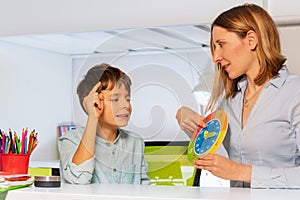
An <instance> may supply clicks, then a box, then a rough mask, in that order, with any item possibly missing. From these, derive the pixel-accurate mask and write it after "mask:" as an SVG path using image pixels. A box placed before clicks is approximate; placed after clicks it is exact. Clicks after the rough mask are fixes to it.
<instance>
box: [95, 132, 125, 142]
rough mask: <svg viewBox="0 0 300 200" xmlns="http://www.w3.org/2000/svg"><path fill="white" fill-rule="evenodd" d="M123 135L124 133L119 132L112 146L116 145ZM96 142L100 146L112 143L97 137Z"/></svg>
mask: <svg viewBox="0 0 300 200" xmlns="http://www.w3.org/2000/svg"><path fill="white" fill-rule="evenodd" d="M121 134H123V131H122V130H121V129H119V130H118V135H117V138H116V139H115V141H114V142H113V143H112V144H116V143H118V141H119V140H120V137H121ZM96 142H99V143H100V144H101V143H102V144H103V143H105V144H110V142H108V141H107V140H105V139H103V138H101V137H99V136H96Z"/></svg>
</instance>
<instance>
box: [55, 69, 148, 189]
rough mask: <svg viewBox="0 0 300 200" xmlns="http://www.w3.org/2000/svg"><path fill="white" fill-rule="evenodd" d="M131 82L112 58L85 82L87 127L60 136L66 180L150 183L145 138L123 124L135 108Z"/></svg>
mask: <svg viewBox="0 0 300 200" xmlns="http://www.w3.org/2000/svg"><path fill="white" fill-rule="evenodd" d="M130 86H131V80H130V78H129V77H128V76H127V75H126V74H125V73H124V72H122V71H121V70H120V69H118V68H115V67H112V66H110V65H108V64H101V65H96V66H94V67H92V68H91V69H90V70H89V71H88V72H87V74H86V76H85V78H84V79H83V80H82V81H81V82H80V84H79V85H78V88H77V94H78V96H79V101H80V104H81V106H82V108H83V109H84V111H85V112H86V113H87V115H88V119H87V122H86V126H85V129H84V130H80V129H78V130H75V131H70V132H66V133H65V134H64V135H63V136H62V137H61V138H59V141H58V146H59V151H60V158H61V160H60V165H61V174H62V176H63V178H64V179H65V181H66V182H68V183H74V184H89V183H122V184H149V182H150V181H149V178H148V176H147V170H148V166H147V163H146V162H145V160H144V155H143V154H144V141H143V139H142V138H141V137H139V136H138V135H136V134H133V133H131V132H128V131H125V130H122V129H120V127H123V126H126V125H127V123H128V121H129V118H130V115H131V111H132V107H131V103H130Z"/></svg>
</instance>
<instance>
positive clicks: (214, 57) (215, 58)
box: [213, 52, 222, 63]
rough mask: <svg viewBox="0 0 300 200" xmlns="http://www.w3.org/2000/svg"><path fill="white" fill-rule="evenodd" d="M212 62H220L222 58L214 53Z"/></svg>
mask: <svg viewBox="0 0 300 200" xmlns="http://www.w3.org/2000/svg"><path fill="white" fill-rule="evenodd" d="M213 59H214V62H215V63H218V62H221V61H222V57H221V56H220V54H218V53H216V52H214V56H213Z"/></svg>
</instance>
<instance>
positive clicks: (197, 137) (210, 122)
mask: <svg viewBox="0 0 300 200" xmlns="http://www.w3.org/2000/svg"><path fill="white" fill-rule="evenodd" d="M204 122H205V123H206V127H205V128H202V127H200V126H199V127H198V129H197V130H196V131H195V133H194V134H193V136H192V137H191V141H190V143H189V146H188V152H187V154H188V159H189V161H190V162H194V161H195V160H197V159H198V157H199V156H202V155H204V154H207V153H214V152H215V151H216V150H217V149H218V148H219V146H220V145H221V144H222V142H223V140H224V137H225V135H226V131H227V127H228V119H227V115H226V113H225V112H224V111H223V110H217V111H215V112H212V113H210V114H209V115H208V116H207V117H206V118H205V119H204Z"/></svg>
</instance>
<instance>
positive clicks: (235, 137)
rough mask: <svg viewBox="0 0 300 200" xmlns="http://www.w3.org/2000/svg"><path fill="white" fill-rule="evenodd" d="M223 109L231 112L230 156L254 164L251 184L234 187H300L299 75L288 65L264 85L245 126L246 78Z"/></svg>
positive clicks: (228, 147) (228, 149)
mask: <svg viewBox="0 0 300 200" xmlns="http://www.w3.org/2000/svg"><path fill="white" fill-rule="evenodd" d="M238 86H239V89H240V91H239V92H238V93H237V94H236V96H235V97H234V98H232V99H229V100H228V101H223V102H222V103H221V106H220V108H221V109H223V110H225V112H226V113H227V115H228V121H229V127H228V132H227V135H226V138H225V140H224V147H225V149H226V150H227V152H228V155H229V157H230V159H232V160H234V161H236V162H238V163H242V164H246V165H251V166H252V177H251V184H250V185H249V184H247V183H243V182H240V181H231V186H233V187H251V188H300V167H299V165H300V154H299V146H300V77H299V76H296V75H292V74H290V73H289V72H288V70H287V68H286V67H283V68H282V69H281V70H280V75H279V76H278V77H276V78H274V79H272V80H270V81H269V83H268V84H267V85H266V86H265V88H264V89H263V91H262V92H261V94H260V96H259V98H258V99H257V102H256V104H255V106H254V107H253V109H252V111H251V113H250V115H249V117H248V119H247V122H246V123H245V126H244V128H242V110H243V96H244V92H245V89H246V86H247V81H246V80H245V79H244V80H242V81H241V82H239V84H238Z"/></svg>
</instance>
